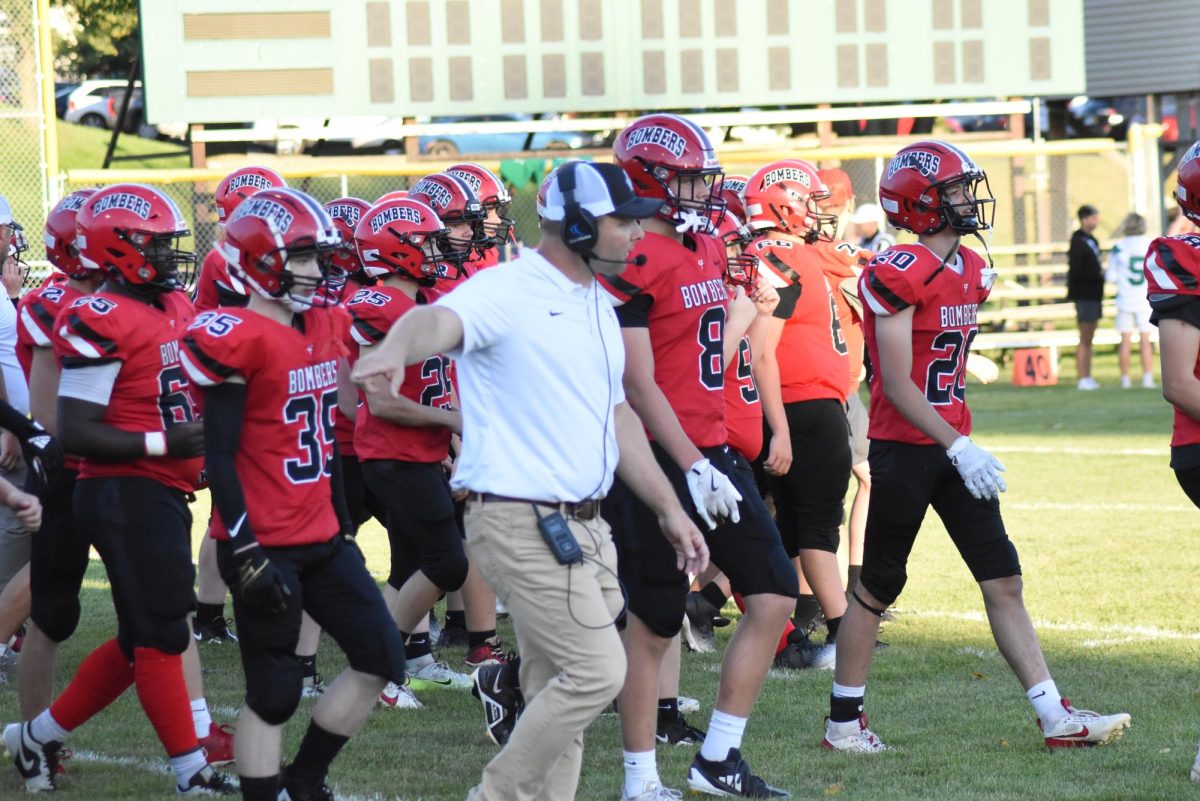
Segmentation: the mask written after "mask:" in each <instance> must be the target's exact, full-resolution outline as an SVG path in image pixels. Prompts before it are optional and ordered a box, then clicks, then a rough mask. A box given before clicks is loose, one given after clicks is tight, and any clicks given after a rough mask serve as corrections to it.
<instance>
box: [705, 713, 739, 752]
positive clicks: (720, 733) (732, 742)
mask: <svg viewBox="0 0 1200 801" xmlns="http://www.w3.org/2000/svg"><path fill="white" fill-rule="evenodd" d="M745 732H746V719H745V718H739V717H735V716H734V715H726V714H725V713H724V712H721V711H718V710H716V709H714V710H713V713H712V718H710V719H709V721H708V734H707V735H706V736H705V738H704V745H702V746H700V756H702V757H704V758H705V759H707V760H708V761H709V762H720V761H721V760H723V759H725V757H727V756H729V750H730V749H731V748H741V747H742V735H743V734H744V733H745Z"/></svg>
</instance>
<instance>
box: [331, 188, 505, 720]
mask: <svg viewBox="0 0 1200 801" xmlns="http://www.w3.org/2000/svg"><path fill="white" fill-rule="evenodd" d="M354 242H355V246H356V248H357V250H358V254H359V258H360V259H361V260H362V263H363V269H364V270H365V271H366V272H367V273H368V274H370V275H373V276H376V277H377V278H379V283H378V284H377V285H376V286H374V287H371V288H368V289H362V290H360V291H358V292H357V293H355V295H354V297H353V298H352V299H351V301H350V304H349V307H348V308H349V310H350V316H351V320H352V324H353V327H352V329H351V331H352V335H353V337H354V340H355V343H356V347H357V350H358V355H359V356H364V355H366V354H367V353H370V352H371V350H372V349H373V348H374V347H375V346H376V345H378V344H379V342H380V341H381V340H382V339H383V338H384V337H385V336H386V335H387V332H388V331H389V330H390V329H391V327H392V325H393V324H394V323H395V322H396V321H397V320H399V319H400V318H401V317H403V316H404V315H405V314H406V313H407V312H409V311H411V310H412V309H414V308H416V307H417V306H419V305H427V304H429V303H432V302H433V301H434V300H436V299H437V298H438V297H439V293H438V292H437V290H435V289H434V285H435V284H436V283H437V281H438V273H437V270H438V264H439V263H446V262H451V263H461V262H463V261H465V260H466V259H467V258H468V257H469V256H470V255H471V254H470V252H469V251H466V250H459V251H455V250H454V249H453V246H452V245H451V244H450V231H449V230H448V229H447V228H446V227H445V226H444V225H442V222H441V220H439V219H438V216H437V214H436V213H434V211H433V209H432V208H430V207H429V206H427V205H426V204H424V203H422V202H421V201H419V200H416V199H415V198H414V197H413V196H410V197H409V198H408V199H406V200H396V201H391V202H388V203H382V204H380V205H377V206H375V207H373V208H372V209H371V210H370V211H369V212H368V213H367V214H365V215H364V216H363V219H362V220H361V221H360V222H359V224H358V227H357V229H356V230H355V234H354ZM376 389H377V390H378V391H370V392H366V393H364V399H365V403H364V404H363V406H362V408H361V409H360V410H359V415H358V420H357V421H356V423H355V432H354V440H355V448H356V450H357V451H358V454H359V456H360V458H361V459H362V466H363V477H364V479H365V481H366V484H367V487H368V488H369V489H370V490H371V492H372V493H374V494H375V496H376V497H378V498H380V499H381V500H382V501H383V503H384V504H385V506H386V517H385V521H386V526H387V531H388V539H389V541H390V544H391V571H390V573H389V575H388V579H387V588H386V589H385V590H384V597H385V599H386V600H387V602H388V608H389V609H390V610H391V612H392V617H393V618H394V619H395V621H396V625H397V626H399V628H400V632H401V635H402V636H404V637H405V638H406V639H407V640H408V643H407V645H406V648H405V659H406V661H407V663H408V674H409V678H410V680H411V683H412V686H413V688H414V689H418V690H419V689H429V688H443V687H444V688H456V689H466V688H468V687H470V686H471V680H470V679H469V678H468V677H467V676H465V675H463V674H461V673H458V672H456V671H453V670H451V669H450V668H449V667H448V666H447V665H446V664H445V663H444V662H435V661H434V658H433V652H432V648H431V643H430V641H429V635H428V634H427V633H426V634H425V635H424V636H421V637H412V638H410V637H409V635H410V634H411V633H412V632H414V631H415V630H416V629H417V627H418V625H419V624H421V623H423V622H424V621H426V620H427V618H428V614H429V610H430V609H431V608H432V607H433V605H434V604H435V603H436V602H437V600H438V598H440V597H441V595H442V593H447V592H453V591H455V590H457V589H459V588H460V587H461V586H462V585H463V582H464V581H465V580H466V577H467V555H466V550H465V548H464V544H463V538H462V532H461V530H460V529H459V525H458V521H457V520H456V516H455V510H454V499H453V498H452V497H451V494H450V484H449V481H448V480H447V477H446V470H445V468H444V467H443V462H445V461H446V460H447V459H448V458H449V448H450V435H451V433H455V434H460V435H461V434H462V415H461V414H460V413H459V412H458V410H457V409H455V408H453V406H452V399H453V392H452V389H451V385H450V360H449V359H448V358H446V357H445V356H443V355H440V354H438V355H435V356H431V357H430V358H428V359H426V360H425V361H424V362H423V363H422V364H419V365H412V366H411V367H409V368H408V371H407V375H406V377H405V381H404V384H403V386H402V387H401V396H400V397H398V398H397V397H392V395H391V393H389V392H388V391H387V390H386V388H385V387H382V386H380V387H377V388H376ZM493 603H494V602H493ZM398 690H399V688H396V687H389V688H386V689H385V696H384V700H385V702H388V698H389V696H390V695H393V694H395V693H396V692H398Z"/></svg>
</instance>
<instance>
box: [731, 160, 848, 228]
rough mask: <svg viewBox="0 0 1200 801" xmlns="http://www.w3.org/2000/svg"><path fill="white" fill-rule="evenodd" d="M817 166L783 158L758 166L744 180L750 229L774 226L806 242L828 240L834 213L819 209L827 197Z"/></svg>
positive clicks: (747, 219)
mask: <svg viewBox="0 0 1200 801" xmlns="http://www.w3.org/2000/svg"><path fill="white" fill-rule="evenodd" d="M829 196H830V195H829V190H828V189H826V188H825V184H824V183H822V182H821V178H820V176H819V175H818V174H817V169H816V167H814V166H813V165H812V164H809V163H808V162H807V161H803V160H801V159H783V160H781V161H776V162H772V163H770V164H767V165H766V166H764V167H761V168H759V170H758V171H757V172H755V173H754V175H752V176H750V178H749V179H748V180H747V182H746V186H745V188H744V189H743V190H742V201H743V204H744V206H745V209H746V224H747V226H749V227H750V228H751V229H752V230H755V231H759V230H776V231H781V232H783V233H785V234H790V235H791V236H795V237H799V238H801V239H803V240H804V241H805V242H806V243H807V244H810V245H811V244H813V243H814V242H817V241H819V240H823V241H827V242H828V241H831V240H832V239H833V234H834V232H835V231H836V230H837V215H835V214H828V213H826V212H823V211H821V207H820V202H821V201H822V200H825V199H827V198H828V197H829Z"/></svg>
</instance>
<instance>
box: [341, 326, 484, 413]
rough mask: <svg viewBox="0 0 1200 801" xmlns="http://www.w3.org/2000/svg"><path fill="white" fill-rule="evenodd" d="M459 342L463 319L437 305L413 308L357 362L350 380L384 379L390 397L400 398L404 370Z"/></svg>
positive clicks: (455, 345)
mask: <svg viewBox="0 0 1200 801" xmlns="http://www.w3.org/2000/svg"><path fill="white" fill-rule="evenodd" d="M462 341H463V324H462V320H461V319H459V316H458V315H457V314H455V313H454V312H452V311H450V310H449V309H445V308H442V307H440V306H423V307H421V308H417V309H413V310H412V311H410V312H408V313H407V314H405V315H404V316H403V317H401V318H400V319H399V320H398V321H397V322H396V324H395V325H393V326H392V328H391V330H390V331H388V334H387V336H386V337H384V338H383V341H382V342H380V343H379V344H378V345H376V346H375V349H374V351H372V352H371V353H370V354H368V355H366V356H363V357H362V358H361V359H359V360H358V362H357V363H356V364H355V365H354V370H353V371H351V373H350V378H351V379H352V380H353V381H354V383H356V384H362V383H363V382H365V381H366V380H367V379H368V378H370V377H371V376H376V375H381V376H385V377H386V378H387V379H388V383H389V384H390V385H391V390H392V394H393V395H395V396H397V397H399V395H400V385H401V384H403V383H404V368H405V367H407V366H408V365H410V364H416V363H417V362H419V361H423V360H424V359H428V358H429V357H430V356H432V355H434V354H435V353H445V352H446V351H449V350H453V349H455V348H457V347H458V346H459V345H461V344H462Z"/></svg>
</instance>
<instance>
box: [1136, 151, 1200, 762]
mask: <svg viewBox="0 0 1200 801" xmlns="http://www.w3.org/2000/svg"><path fill="white" fill-rule="evenodd" d="M1177 179H1178V186H1177V188H1176V190H1175V199H1176V200H1177V201H1178V203H1179V210H1180V211H1181V212H1182V213H1183V216H1184V217H1186V218H1187V219H1188V220H1189V221H1191V222H1192V223H1195V224H1197V225H1200V142H1196V143H1195V144H1193V145H1192V146H1191V147H1190V148H1189V149H1188V151H1187V152H1186V153H1185V154H1184V156H1183V159H1182V160H1181V161H1180V162H1179V171H1178V174H1177ZM1144 267H1145V275H1146V294H1147V297H1148V298H1149V300H1150V306H1151V308H1152V310H1153V311H1152V312H1151V315H1150V322H1152V323H1153V324H1154V325H1157V326H1158V341H1159V348H1160V350H1161V355H1160V361H1161V370H1162V388H1163V397H1164V398H1166V399H1167V401H1168V402H1169V403H1170V404H1171V405H1172V406H1174V407H1175V421H1174V425H1173V427H1172V433H1171V469H1172V470H1173V471H1174V472H1175V480H1176V481H1178V482H1179V486H1180V488H1182V489H1183V491H1184V493H1185V494H1186V495H1187V496H1188V499H1189V500H1191V502H1192V503H1193V504H1195V505H1196V506H1197V507H1200V379H1198V378H1197V371H1198V370H1200V236H1197V235H1196V234H1180V235H1178V236H1163V237H1159V238H1158V239H1155V240H1154V241H1153V242H1151V243H1150V247H1149V250H1147V252H1146V261H1145V265H1144ZM1191 779H1192V781H1194V782H1200V754H1197V756H1196V761H1195V762H1194V763H1193V765H1192V771H1191Z"/></svg>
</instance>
